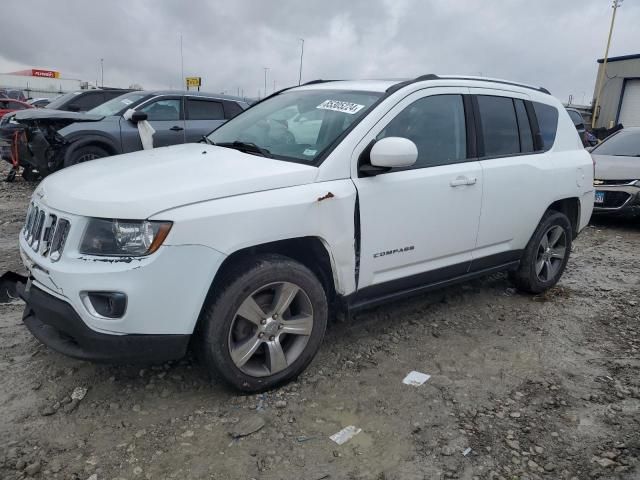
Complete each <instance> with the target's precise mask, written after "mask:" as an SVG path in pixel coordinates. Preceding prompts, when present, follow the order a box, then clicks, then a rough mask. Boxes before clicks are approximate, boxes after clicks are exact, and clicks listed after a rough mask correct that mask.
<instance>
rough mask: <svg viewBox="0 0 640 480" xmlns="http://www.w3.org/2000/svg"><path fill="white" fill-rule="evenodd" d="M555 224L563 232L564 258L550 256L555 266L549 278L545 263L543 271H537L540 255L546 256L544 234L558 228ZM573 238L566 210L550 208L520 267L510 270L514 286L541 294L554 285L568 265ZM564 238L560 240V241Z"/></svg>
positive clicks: (529, 244) (524, 254) (539, 225)
mask: <svg viewBox="0 0 640 480" xmlns="http://www.w3.org/2000/svg"><path fill="white" fill-rule="evenodd" d="M556 227H559V228H560V229H561V230H562V232H563V235H564V247H563V248H564V252H565V254H564V257H563V258H562V259H556V260H558V261H557V262H556V261H555V260H554V259H553V258H549V259H548V260H549V262H555V263H553V265H554V266H553V267H550V270H547V271H551V272H552V273H551V274H550V275H548V277H549V278H544V277H545V275H544V272H545V269H546V268H547V267H546V266H543V267H542V268H543V270H542V271H541V272H540V274H538V273H537V268H536V267H537V265H539V262H540V257H541V256H542V258H545V257H544V251H545V248H544V247H543V246H542V242H543V237H545V235H548V234H551V233H553V232H552V229H553V230H554V231H556V232H557V231H558V230H557V229H556ZM572 239H573V229H572V227H571V222H570V221H569V219H568V218H567V216H566V215H565V214H564V213H561V212H557V211H555V210H548V211H547V212H545V214H544V215H543V217H542V220H540V223H539V224H538V227H537V228H536V230H535V232H533V235H532V237H531V239H530V240H529V243H528V244H527V247H526V248H525V250H524V253H523V254H522V258H521V260H520V266H519V267H518V269H517V270H515V271H513V272H510V274H509V278H510V279H511V281H512V282H513V283H514V284H515V286H516V287H517V288H518V289H519V290H522V291H524V292H528V293H534V294H537V293H541V292H544V291H545V290H548V289H549V288H551V287H553V286H554V285H555V284H556V283H558V280H560V277H561V276H562V273H563V272H564V269H565V267H566V266H567V261H568V260H569V255H570V253H571V241H572ZM560 241H562V238H560V239H559V240H558V242H560Z"/></svg>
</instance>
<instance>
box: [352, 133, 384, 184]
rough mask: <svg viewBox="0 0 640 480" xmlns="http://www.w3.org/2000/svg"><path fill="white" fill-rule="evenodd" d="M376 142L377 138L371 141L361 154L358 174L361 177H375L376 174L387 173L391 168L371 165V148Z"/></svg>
mask: <svg viewBox="0 0 640 480" xmlns="http://www.w3.org/2000/svg"><path fill="white" fill-rule="evenodd" d="M375 144H376V139H375V138H374V139H373V140H371V141H370V142H369V145H367V146H366V147H365V148H364V150H363V151H362V153H361V154H360V156H359V157H358V176H359V177H375V176H376V175H380V174H381V173H386V172H388V171H389V170H391V169H390V168H388V167H377V166H375V165H371V149H372V148H373V146H374V145H375Z"/></svg>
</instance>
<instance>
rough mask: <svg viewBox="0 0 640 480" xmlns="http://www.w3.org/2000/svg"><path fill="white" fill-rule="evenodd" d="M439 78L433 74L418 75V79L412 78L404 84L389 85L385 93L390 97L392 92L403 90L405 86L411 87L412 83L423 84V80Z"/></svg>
mask: <svg viewBox="0 0 640 480" xmlns="http://www.w3.org/2000/svg"><path fill="white" fill-rule="evenodd" d="M439 78H440V77H439V76H437V75H435V74H433V73H428V74H426V75H420V76H419V77H416V78H413V79H411V80H405V81H404V82H400V83H396V84H395V85H391V86H390V87H389V88H387V90H386V93H387V94H388V95H391V94H392V93H393V92H397V91H398V90H400V89H401V88H404V87H406V86H407V85H411V84H412V83H416V82H423V81H425V80H438V79H439Z"/></svg>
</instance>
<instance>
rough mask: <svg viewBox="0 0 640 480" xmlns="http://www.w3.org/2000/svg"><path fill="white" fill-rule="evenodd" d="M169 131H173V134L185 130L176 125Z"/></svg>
mask: <svg viewBox="0 0 640 480" xmlns="http://www.w3.org/2000/svg"><path fill="white" fill-rule="evenodd" d="M169 130H171V131H173V132H180V131H182V130H184V128H182V127H179V126H178V125H174V126H173V127H171V128H170V129H169Z"/></svg>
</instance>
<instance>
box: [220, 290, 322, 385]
mask: <svg viewBox="0 0 640 480" xmlns="http://www.w3.org/2000/svg"><path fill="white" fill-rule="evenodd" d="M312 330H313V307H312V305H311V300H310V299H309V296H308V295H307V294H306V292H305V291H304V290H303V289H302V288H301V287H299V286H298V285H295V284H293V283H291V282H275V283H270V284H267V285H264V286H263V287H260V288H259V289H257V290H255V291H254V292H253V293H252V294H251V295H249V296H248V297H247V298H245V299H244V300H243V302H242V303H241V304H240V307H239V308H238V311H237V312H236V313H235V315H234V318H233V320H232V322H231V329H230V330H229V340H228V346H229V353H230V356H231V360H232V361H233V363H234V364H235V365H236V367H238V368H239V369H240V370H241V371H242V372H243V373H245V374H247V375H250V376H253V377H265V376H270V375H274V374H276V373H278V372H281V371H283V370H285V369H286V368H287V367H288V366H289V365H291V364H292V363H293V362H295V361H296V360H297V359H298V357H300V355H301V354H302V352H303V351H304V349H305V347H306V345H307V343H308V341H309V338H310V335H311V332H312Z"/></svg>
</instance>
